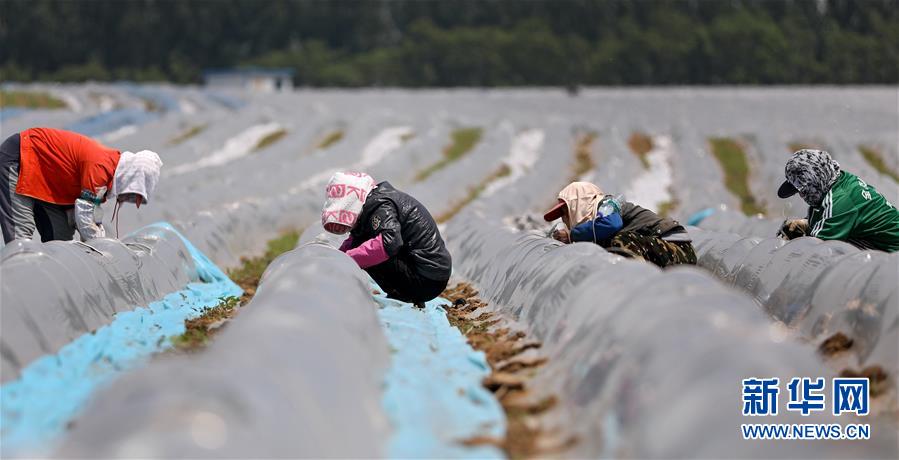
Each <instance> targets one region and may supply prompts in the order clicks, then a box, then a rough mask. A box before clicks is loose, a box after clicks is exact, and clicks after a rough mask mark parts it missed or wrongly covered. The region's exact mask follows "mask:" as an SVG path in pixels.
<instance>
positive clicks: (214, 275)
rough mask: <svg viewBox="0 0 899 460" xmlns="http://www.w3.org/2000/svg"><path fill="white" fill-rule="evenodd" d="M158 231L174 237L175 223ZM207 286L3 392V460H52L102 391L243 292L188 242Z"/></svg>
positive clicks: (96, 337) (110, 328)
mask: <svg viewBox="0 0 899 460" xmlns="http://www.w3.org/2000/svg"><path fill="white" fill-rule="evenodd" d="M153 226H156V227H162V228H168V229H171V230H174V229H173V228H172V227H171V226H170V225H169V224H167V223H159V224H154V225H153ZM179 236H181V239H182V240H184V244H185V245H186V246H187V248H188V250H189V251H190V254H191V256H192V257H193V259H194V262H195V264H196V267H197V271H198V274H199V277H200V279H201V280H202V281H203V282H200V283H190V284H188V285H187V286H186V287H185V288H184V289H182V290H180V291H177V292H173V293H171V294H169V295H167V296H165V297H164V298H163V299H162V300H159V301H156V302H153V303H151V304H149V305H148V306H147V307H145V308H144V307H139V308H136V309H135V310H133V311H128V312H122V313H118V314H116V315H115V318H114V319H113V321H112V322H111V323H110V324H109V325H107V326H104V327H101V328H100V329H97V331H95V332H94V333H92V334H85V335H83V336H81V337H79V338H78V339H76V340H74V341H73V342H72V343H70V344H68V345H66V346H65V347H63V348H62V349H61V350H59V352H58V353H56V354H53V355H47V356H44V357H42V358H39V359H37V360H36V361H34V362H33V363H31V364H30V365H29V366H28V367H26V368H25V369H23V370H22V373H21V375H20V377H19V379H18V380H14V381H11V382H8V383H6V384H4V385H3V386H2V387H0V401H2V405H0V407H2V410H0V441H2V445H3V454H4V455H9V454H10V453H13V454H16V455H22V454H24V455H37V456H40V455H42V454H46V453H47V451H48V450H49V449H51V448H52V443H53V441H54V440H55V439H57V438H58V437H59V436H60V435H61V434H62V433H64V431H65V429H66V426H67V424H68V423H69V422H71V421H72V420H74V419H75V417H77V415H78V414H79V412H80V411H81V410H82V409H83V407H84V406H85V404H86V403H87V402H88V401H89V400H90V397H91V395H93V394H94V393H95V392H96V391H97V390H98V389H99V388H101V387H103V386H105V385H107V384H109V383H110V382H112V381H113V380H114V379H115V378H116V377H117V376H119V375H120V374H122V373H123V372H126V371H128V370H129V369H133V368H136V367H139V366H140V365H142V364H143V363H144V362H145V361H147V360H148V359H149V357H150V356H151V355H153V354H154V353H158V352H160V351H163V350H166V349H168V348H171V347H172V343H171V341H170V340H169V338H170V337H172V336H177V335H179V334H182V333H184V331H185V328H184V320H185V319H189V318H193V317H196V316H199V315H200V314H202V313H203V310H204V309H205V308H207V307H213V306H215V305H218V304H219V303H220V302H221V299H222V298H225V297H229V296H239V295H241V294H242V293H243V291H242V290H241V289H240V287H238V286H237V285H236V284H234V283H233V282H232V281H231V280H230V279H229V278H228V277H227V275H225V273H224V272H222V270H221V269H219V268H218V267H217V266H216V265H215V264H213V263H212V262H211V261H210V260H209V259H208V258H207V257H206V256H205V255H203V254H202V253H201V252H200V251H199V250H198V249H197V248H196V247H194V246H193V245H192V244H191V243H190V242H189V241H187V239H186V238H184V236H182V235H180V234H179Z"/></svg>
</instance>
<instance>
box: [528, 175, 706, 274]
mask: <svg viewBox="0 0 899 460" xmlns="http://www.w3.org/2000/svg"><path fill="white" fill-rule="evenodd" d="M559 218H561V219H562V222H563V223H564V224H565V229H562V230H557V231H555V232H553V234H552V236H553V238H555V239H556V240H559V241H561V242H563V243H566V244H567V243H573V242H578V241H584V242H591V243H595V244H598V245H600V246H602V247H604V248H606V250H608V251H609V252H614V253H617V254H621V255H624V256H626V257H631V258H639V259H644V260H647V261H649V262H652V263H654V264H656V265H658V266H660V267H667V266H669V265H676V264H695V263H696V253H695V252H694V250H693V245H692V240H691V239H690V236H689V235H688V234H687V231H686V229H684V227H683V226H682V225H680V224H679V223H678V222H677V221H675V220H672V219H669V218H667V217H661V216H659V215H658V214H656V213H654V212H652V211H650V210H648V209H645V208H642V207H640V206H637V205H635V204H633V203H630V202H627V201H621V202H619V200H618V199H616V198H615V197H613V196H611V195H607V194H605V193H604V192H603V191H602V189H600V188H599V187H598V186H596V185H595V184H591V183H589V182H572V183H571V184H569V185H568V186H566V187H565V188H563V189H562V191H561V192H559V195H558V203H557V204H556V205H555V206H553V207H552V208H551V209H549V210H548V211H546V213H544V215H543V219H544V220H546V221H547V222H552V221H554V220H556V219H559Z"/></svg>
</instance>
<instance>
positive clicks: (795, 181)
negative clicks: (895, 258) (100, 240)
mask: <svg viewBox="0 0 899 460" xmlns="http://www.w3.org/2000/svg"><path fill="white" fill-rule="evenodd" d="M784 175H785V176H786V181H784V183H783V184H782V185H781V186H780V188H779V189H778V190H777V196H779V197H781V198H788V197H791V196H793V195H795V194H797V193H798V194H799V196H800V197H801V198H802V200H803V201H805V202H806V204H808V205H809V208H808V214H807V215H806V218H805V219H787V220H786V221H784V223H783V226H782V227H781V229H780V231H779V232H778V236H781V237H784V238H786V239H793V238H798V237H800V236H814V237H817V238H820V239H822V240H842V241H846V242H848V243H851V244H852V245H854V246H857V247H859V248H861V249H879V250H881V251H887V252H893V251H897V250H899V211H897V210H896V207H895V206H893V205H892V204H891V203H890V202H889V201H887V200H886V199H885V198H884V197H883V195H881V194H880V193H878V192H877V190H875V189H874V187H872V186H870V185H868V184H867V183H865V181H863V180H861V179H859V178H858V176H856V175H854V174H850V173H849V172H847V171H842V170H841V169H840V164H839V163H837V162H836V161H834V159H833V158H831V157H830V154H828V153H827V152H825V151H823V150H809V149H803V150H798V151H796V152H795V153H793V156H792V157H791V158H790V159H789V160H788V161H787V165H786V167H785V168H784Z"/></svg>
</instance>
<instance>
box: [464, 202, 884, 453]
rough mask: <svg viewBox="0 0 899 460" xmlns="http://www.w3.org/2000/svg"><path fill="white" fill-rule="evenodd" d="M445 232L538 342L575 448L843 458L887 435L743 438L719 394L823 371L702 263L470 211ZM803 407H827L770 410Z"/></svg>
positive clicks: (498, 302)
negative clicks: (754, 381)
mask: <svg viewBox="0 0 899 460" xmlns="http://www.w3.org/2000/svg"><path fill="white" fill-rule="evenodd" d="M447 238H448V240H449V241H450V242H451V251H452V252H453V254H454V255H455V257H456V260H457V261H458V262H457V264H456V271H457V273H458V274H460V275H462V276H464V277H466V278H469V279H472V280H474V281H475V282H476V283H477V285H478V287H479V289H480V294H481V296H482V297H484V298H485V299H488V300H489V301H490V302H491V303H492V304H494V305H495V306H496V307H497V308H498V309H500V311H502V312H504V313H506V314H508V315H510V316H512V317H513V318H515V319H517V320H519V321H520V322H522V323H524V324H525V325H526V327H527V330H528V331H529V332H530V334H532V335H533V338H536V339H539V340H541V341H542V342H543V344H544V345H543V348H542V352H543V353H545V355H546V356H547V357H548V358H549V360H548V364H547V365H546V366H545V367H543V368H541V369H540V371H539V372H538V375H537V377H536V379H537V383H538V384H539V385H538V388H539V389H540V390H541V391H544V392H546V393H547V394H557V395H560V399H561V404H560V406H561V409H560V410H559V411H557V412H555V417H554V419H555V420H557V422H558V424H559V425H558V426H556V427H553V428H557V429H562V430H564V429H573V430H574V431H575V435H576V436H577V437H578V439H579V440H580V442H579V443H578V444H577V445H576V446H575V448H574V449H575V450H574V451H573V452H572V453H571V454H572V455H574V456H576V457H587V456H597V455H603V456H612V457H633V458H656V457H668V456H670V457H676V458H687V457H691V458H723V457H741V458H749V457H753V458H755V457H760V458H770V457H790V458H800V457H801V458H843V457H846V456H850V457H858V456H868V455H872V453H876V452H878V451H882V449H884V448H886V449H889V446H891V445H895V442H896V433H895V431H894V430H890V429H884V430H879V431H878V430H877V428H875V429H874V432H875V433H879V435H880V436H882V438H881V439H880V440H878V441H877V442H875V443H870V444H865V443H856V444H851V443H848V444H838V445H831V444H827V443H822V444H806V445H800V444H789V443H783V444H778V443H755V442H752V441H745V440H743V439H742V438H741V437H740V434H739V430H735V429H733V427H736V426H739V425H740V423H741V420H742V417H741V415H740V411H739V409H738V408H737V406H736V405H731V404H721V403H720V402H722V401H732V400H734V399H735V398H736V397H737V396H738V395H739V385H738V382H740V380H741V379H743V378H746V376H758V375H764V376H777V377H780V378H781V379H787V380H788V376H792V375H827V374H828V372H827V371H826V370H825V369H824V368H823V365H821V364H820V363H819V360H818V359H817V358H816V356H815V352H814V349H813V348H811V347H809V346H805V345H801V344H798V343H790V342H789V341H787V342H784V341H782V340H776V339H775V338H772V336H771V335H770V334H769V333H768V331H769V329H770V326H769V323H770V321H769V320H768V318H767V317H766V316H765V315H764V313H763V312H761V311H760V310H759V309H758V308H757V307H756V306H755V305H754V303H753V302H752V301H751V300H750V299H749V298H747V297H745V296H743V295H741V294H740V293H738V292H736V291H733V290H731V289H728V288H726V287H725V286H724V285H722V284H721V283H719V282H717V281H716V280H715V279H714V278H712V277H711V276H710V275H708V274H706V273H705V272H703V271H700V270H698V269H692V268H678V269H673V270H668V271H664V272H662V271H660V270H658V269H656V268H655V267H653V266H650V265H647V264H642V263H636V262H632V261H627V260H624V259H621V258H619V257H617V256H613V255H611V254H609V253H606V252H605V251H603V250H602V249H600V248H598V247H596V246H594V245H589V244H584V243H578V244H574V245H570V246H562V245H561V244H559V243H557V242H553V241H552V240H549V239H546V238H541V237H537V236H534V235H526V234H518V235H516V234H514V233H512V232H511V231H510V230H506V229H503V228H501V227H500V226H499V225H497V224H496V223H492V222H490V221H488V220H485V219H484V218H483V217H479V216H478V215H477V213H475V212H472V213H470V214H466V215H463V216H460V217H459V218H457V219H456V220H454V221H453V222H452V223H451V224H450V225H449V227H448V229H447ZM800 419H802V420H803V421H805V422H811V421H812V420H816V421H817V420H822V422H821V423H827V420H828V417H826V416H821V418H820V419H815V418H813V417H812V418H805V419H803V418H801V417H795V416H794V415H791V414H790V413H786V414H784V413H781V414H780V415H778V416H777V417H776V418H775V421H776V423H788V422H797V421H800ZM832 421H833V420H831V422H832ZM648 437H651V438H652V442H646V439H647V438H648Z"/></svg>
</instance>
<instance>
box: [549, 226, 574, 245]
mask: <svg viewBox="0 0 899 460" xmlns="http://www.w3.org/2000/svg"><path fill="white" fill-rule="evenodd" d="M552 237H553V239H554V240H556V241H561V242H562V243H565V244H568V243H571V235H570V234H569V233H568V229H567V228H560V229H558V230H554V231H553V234H552Z"/></svg>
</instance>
